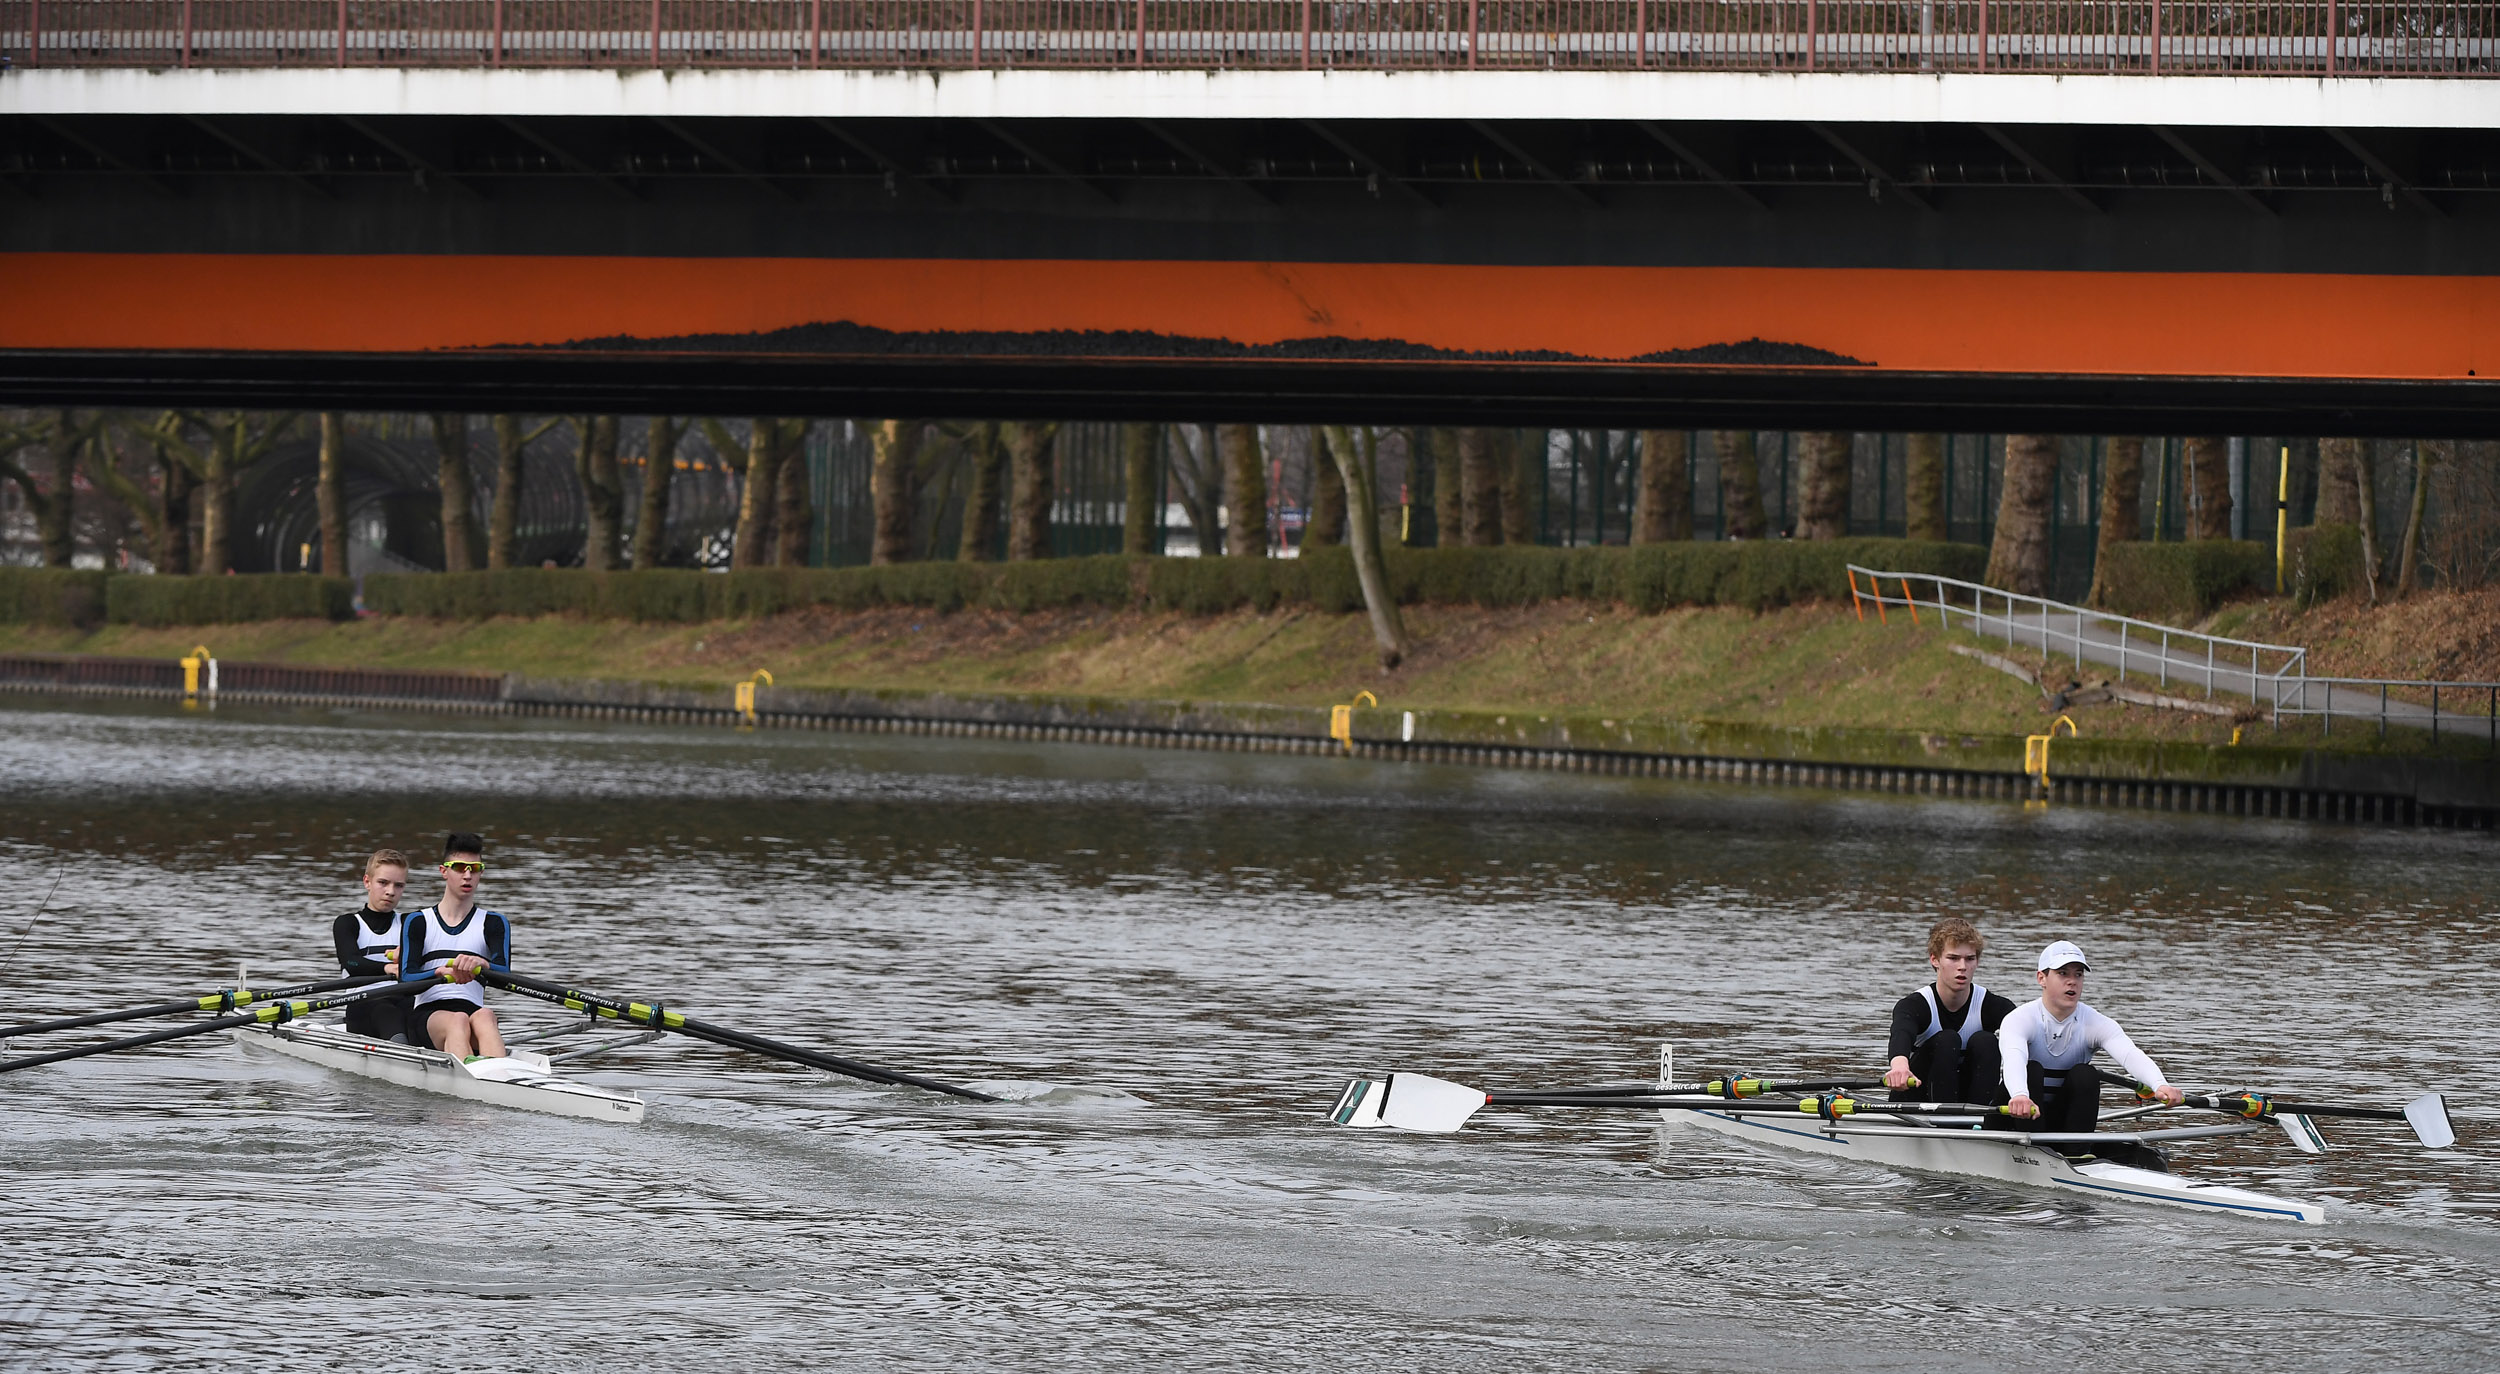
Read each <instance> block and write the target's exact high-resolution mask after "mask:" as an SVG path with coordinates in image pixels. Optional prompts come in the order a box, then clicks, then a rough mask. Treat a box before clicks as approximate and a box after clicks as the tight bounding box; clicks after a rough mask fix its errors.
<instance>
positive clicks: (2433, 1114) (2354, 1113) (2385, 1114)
mask: <svg viewBox="0 0 2500 1374" xmlns="http://www.w3.org/2000/svg"><path fill="white" fill-rule="evenodd" d="M2133 1086H2134V1088H2135V1095H2136V1096H2137V1097H2140V1098H2147V1099H2149V1098H2151V1097H2152V1095H2153V1090H2152V1089H2150V1088H2148V1087H2145V1086H2144V1085H2143V1084H2141V1083H2137V1084H2134V1085H2133ZM2180 1105H2181V1106H2185V1107H2202V1108H2204V1109H2205V1110H2207V1111H2215V1112H2229V1113H2231V1114H2232V1115H2234V1116H2244V1117H2247V1118H2249V1119H2250V1120H2252V1121H2259V1120H2262V1121H2275V1122H2280V1123H2281V1124H2282V1126H2283V1129H2284V1130H2285V1131H2287V1132H2289V1133H2290V1134H2291V1137H2292V1139H2293V1141H2294V1142H2295V1143H2299V1142H2300V1141H2301V1140H2302V1139H2303V1136H2302V1132H2301V1127H2304V1126H2307V1123H2306V1122H2305V1121H2300V1118H2304V1117H2312V1116H2345V1117H2359V1118H2361V1119H2363V1120H2368V1121H2401V1122H2403V1123H2405V1124H2406V1125H2407V1126H2410V1127H2412V1128H2413V1138H2414V1139H2416V1140H2419V1141H2421V1142H2422V1144H2423V1145H2424V1146H2425V1147H2426V1148H2429V1149H2433V1150H2444V1149H2447V1148H2448V1147H2449V1146H2451V1145H2454V1144H2456V1143H2457V1128H2456V1125H2455V1123H2453V1122H2451V1121H2450V1120H2449V1119H2448V1099H2447V1098H2446V1097H2445V1096H2443V1095H2441V1094H2439V1093H2424V1094H2423V1095H2422V1096H2420V1097H2417V1098H2415V1099H2413V1100H2412V1101H2411V1102H2408V1103H2406V1104H2404V1105H2403V1106H2402V1107H2354V1106H2348V1105H2346V1104H2343V1103H2331V1102H2278V1101H2276V1100H2275V1099H2274V1098H2273V1097H2272V1096H2271V1095H2269V1094H2266V1093H2256V1092H2236V1093H2206V1094H2202V1095H2191V1096H2189V1097H2188V1099H2187V1100H2186V1101H2185V1102H2182V1103H2181V1104H2180ZM2296 1121H2297V1122H2299V1125H2297V1126H2296V1125H2295V1124H2294V1123H2295V1122H2296ZM2308 1135H2309V1137H2310V1138H2312V1139H2314V1138H2315V1137H2316V1135H2317V1131H2316V1128H2315V1127H2309V1128H2308ZM2303 1148H2304V1149H2306V1148H2307V1147H2306V1146H2305V1145H2304V1146H2303ZM2310 1153H2315V1151H2310Z"/></svg>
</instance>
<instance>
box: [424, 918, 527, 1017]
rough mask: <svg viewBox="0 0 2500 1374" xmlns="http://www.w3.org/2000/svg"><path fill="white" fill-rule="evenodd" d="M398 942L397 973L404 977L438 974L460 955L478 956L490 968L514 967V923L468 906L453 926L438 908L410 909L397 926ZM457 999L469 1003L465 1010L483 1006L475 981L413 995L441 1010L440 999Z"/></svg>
mask: <svg viewBox="0 0 2500 1374" xmlns="http://www.w3.org/2000/svg"><path fill="white" fill-rule="evenodd" d="M399 942H400V943H399V969H400V973H399V976H400V977H401V978H402V979H403V980H405V979H413V978H422V977H424V976H425V975H427V974H429V973H439V972H441V971H442V969H443V966H444V965H445V964H448V963H450V962H451V961H452V959H453V958H455V957H456V956H459V955H462V954H474V955H476V956H478V957H479V958H480V959H483V960H485V961H486V966H487V967H488V968H492V969H496V970H499V971H501V972H505V973H509V972H511V971H512V923H511V922H509V921H506V920H505V919H504V918H503V913H502V912H499V911H478V910H471V911H470V912H469V914H468V917H467V918H466V919H464V920H462V921H461V922H460V923H459V924H457V925H454V924H452V923H450V922H447V921H445V920H444V919H443V913H442V911H441V909H440V908H438V907H427V908H426V909H424V910H423V911H411V912H409V913H408V915H407V916H406V918H405V919H404V920H403V921H402V923H401V925H400V937H399ZM458 1002H465V1003H467V1004H468V1009H469V1010H471V1011H475V1010H477V1009H478V1008H480V1007H483V1006H485V1005H486V998H485V996H484V995H483V994H482V993H481V992H480V991H479V990H478V985H477V984H475V983H437V984H435V985H434V986H432V987H430V988H427V989H426V990H425V991H423V992H421V993H418V994H417V1005H418V1006H419V1007H422V1008H427V1009H429V1010H430V1011H440V1010H445V1009H446V1008H445V1007H444V1006H443V1004H444V1003H458ZM449 1009H450V1010H459V1008H457V1007H453V1008H449Z"/></svg>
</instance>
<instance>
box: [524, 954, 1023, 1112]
mask: <svg viewBox="0 0 2500 1374" xmlns="http://www.w3.org/2000/svg"><path fill="white" fill-rule="evenodd" d="M478 981H480V982H482V983H485V984H487V985H488V986H490V987H498V988H502V989H504V990H506V991H508V992H517V993H519V994H521V995H522V996H524V997H535V998H537V999H538V1000H539V1001H541V1002H553V1003H555V1004H556V1005H558V1006H561V1007H570V1008H572V1009H573V1010H575V1011H587V1012H590V1013H593V1014H594V1015H599V1016H605V1017H608V1018H610V1019H612V1020H618V1021H629V1022H632V1023H633V1024H635V1025H638V1026H651V1027H654V1028H656V1029H659V1030H669V1031H675V1032H677V1033H678V1034H680V1035H690V1036H693V1037H694V1038H695V1039H697V1040H709V1041H711V1042H712V1043H713V1044H715V1045H726V1046H728V1047H730V1048H731V1049H740V1050H747V1051H750V1052H752V1053H755V1054H761V1055H766V1056H769V1057H771V1058H774V1059H786V1060H788V1061H789V1062H791V1063H793V1064H804V1065H806V1066H807V1067H809V1068H811V1069H823V1070H824V1071H825V1072H827V1073H838V1074H842V1075H843V1076H845V1077H849V1078H864V1079H866V1080H868V1081H869V1082H871V1083H893V1084H900V1085H908V1086H910V1087H914V1088H926V1089H928V1090H929V1091H931V1092H936V1093H946V1094H948V1095H949V1096H952V1097H966V1098H970V1099H972V1100H973V1101H975V1102H998V1101H1003V1100H1004V1099H1002V1098H997V1097H993V1096H991V1095H990V1094H988V1093H985V1092H980V1091H977V1090H975V1089H972V1088H962V1087H957V1086H956V1085H954V1084H952V1083H941V1082H939V1081H938V1080H936V1079H934V1078H922V1077H921V1076H919V1075H918V1074H910V1073H904V1072H903V1071H902V1070H900V1069H881V1068H878V1067H877V1066H876V1065H874V1064H863V1063H861V1062H859V1061H858V1060H856V1059H844V1058H842V1057H841V1056H840V1055H833V1054H825V1053H823V1052H821V1051H817V1050H808V1049H801V1048H799V1047H798V1046H796V1045H785V1044H783V1043H781V1042H780V1041H778V1040H767V1039H765V1038H764V1037H763V1036H760V1035H749V1034H747V1033H746V1032H744V1031H735V1030H731V1029H729V1028H728V1027H726V1026H715V1025H712V1024H710V1023H709V1022H704V1021H697V1020H695V1019H694V1018H693V1017H691V1016H686V1015H682V1014H680V1013H678V1012H673V1011H670V1010H668V1009H667V1008H666V1007H662V1006H658V1005H656V1004H651V1003H644V1002H626V1001H620V1000H618V999H616V998H613V997H602V996H600V995H599V994H597V993H595V992H583V991H581V990H580V989H578V988H568V987H565V986H563V985H561V984H558V983H542V982H540V981H539V980H537V979H535V978H524V977H522V976H521V975H520V974H517V973H503V972H500V971H497V970H493V969H488V970H485V971H482V972H480V973H479V974H478Z"/></svg>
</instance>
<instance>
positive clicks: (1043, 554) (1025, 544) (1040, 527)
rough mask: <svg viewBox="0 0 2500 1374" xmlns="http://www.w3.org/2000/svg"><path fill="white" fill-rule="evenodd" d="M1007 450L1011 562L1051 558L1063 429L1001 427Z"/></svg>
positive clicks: (1031, 424) (1029, 424)
mask: <svg viewBox="0 0 2500 1374" xmlns="http://www.w3.org/2000/svg"><path fill="white" fill-rule="evenodd" d="M999 433H1000V437H1001V438H1002V439H1004V440H1005V442H1006V446H1007V480H1008V484H1009V494H1008V502H1007V505H1008V511H1007V558H1008V560H1009V561H1010V562H1017V563H1021V562H1025V561H1027V560H1030V559H1035V558H1048V557H1050V507H1051V502H1052V501H1053V499H1054V497H1055V492H1054V490H1053V482H1054V478H1055V475H1056V474H1055V473H1054V471H1053V470H1054V469H1055V468H1056V467H1057V462H1058V453H1057V448H1058V439H1059V426H1058V425H1057V424H1056V423H1052V424H1042V423H1040V422H1038V421H1033V420H1015V421H1010V422H1008V423H1007V424H1004V425H1001V426H1000V427H999Z"/></svg>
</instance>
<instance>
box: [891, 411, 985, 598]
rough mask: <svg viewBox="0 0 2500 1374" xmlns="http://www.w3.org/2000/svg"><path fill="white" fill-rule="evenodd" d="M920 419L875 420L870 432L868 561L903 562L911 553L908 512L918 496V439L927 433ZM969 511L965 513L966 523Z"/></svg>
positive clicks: (912, 510)
mask: <svg viewBox="0 0 2500 1374" xmlns="http://www.w3.org/2000/svg"><path fill="white" fill-rule="evenodd" d="M928 428H929V427H928V425H927V424H926V423H925V422H923V421H920V420H879V421H877V422H875V423H874V424H873V425H872V426H870V428H869V431H868V442H869V459H868V500H869V505H870V506H871V507H872V508H873V510H874V512H875V515H874V534H873V537H872V538H871V539H870V540H869V544H868V561H869V562H870V563H872V564H879V565H883V564H887V563H902V562H907V561H909V560H910V558H911V534H912V516H913V515H914V513H915V512H916V511H917V510H918V509H919V500H920V444H921V440H922V438H923V437H924V436H925V435H926V434H927V433H928ZM971 522H972V512H971V510H970V509H969V508H967V509H966V510H965V512H964V523H965V525H966V527H967V528H969V526H970V525H971Z"/></svg>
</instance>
